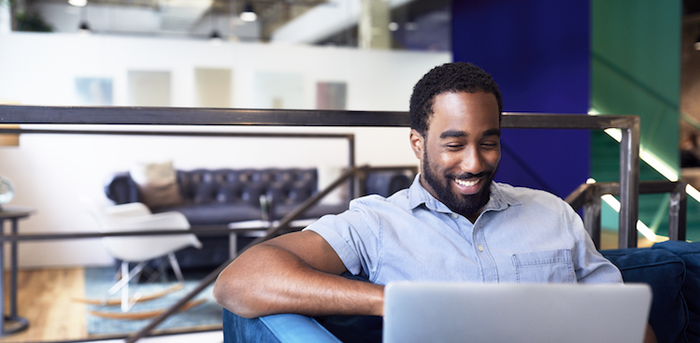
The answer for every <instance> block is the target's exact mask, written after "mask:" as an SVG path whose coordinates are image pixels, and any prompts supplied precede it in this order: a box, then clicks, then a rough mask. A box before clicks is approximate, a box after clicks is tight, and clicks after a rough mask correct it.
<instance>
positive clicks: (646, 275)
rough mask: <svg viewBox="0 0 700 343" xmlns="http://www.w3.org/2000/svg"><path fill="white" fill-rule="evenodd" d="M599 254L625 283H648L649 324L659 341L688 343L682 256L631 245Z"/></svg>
mask: <svg viewBox="0 0 700 343" xmlns="http://www.w3.org/2000/svg"><path fill="white" fill-rule="evenodd" d="M601 253H602V254H603V256H605V257H606V258H607V259H608V260H610V261H611V262H612V263H613V264H615V265H616V266H617V267H618V268H619V269H620V271H621V272H622V278H623V279H624V280H625V282H630V283H633V282H641V283H647V284H649V286H650V287H651V289H652V292H653V295H654V297H653V300H652V304H651V312H650V314H649V324H650V325H651V327H652V329H654V333H655V334H656V337H657V339H658V341H659V343H666V342H668V343H675V342H688V341H687V338H686V335H685V330H686V328H687V327H688V310H687V307H686V303H685V300H684V298H683V295H682V293H681V289H682V287H683V281H684V277H685V263H684V262H683V259H681V258H680V257H678V256H677V255H675V254H673V253H671V252H670V251H667V250H664V249H650V248H631V249H618V250H603V251H601Z"/></svg>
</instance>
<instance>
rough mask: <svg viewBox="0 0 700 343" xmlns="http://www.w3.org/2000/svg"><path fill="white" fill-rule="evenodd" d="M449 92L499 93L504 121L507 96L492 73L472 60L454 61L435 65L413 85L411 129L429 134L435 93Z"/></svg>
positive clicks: (500, 109) (498, 100)
mask: <svg viewBox="0 0 700 343" xmlns="http://www.w3.org/2000/svg"><path fill="white" fill-rule="evenodd" d="M447 92H467V93H475V92H486V93H491V94H493V95H495V96H496V101H497V102H498V119H499V122H500V119H501V113H503V100H502V99H501V91H500V90H499V89H498V85H497V84H496V82H495V81H494V80H493V78H492V77H491V75H490V74H489V73H487V72H486V71H484V70H483V69H481V68H479V67H477V66H476V65H474V64H472V63H468V62H454V63H445V64H443V65H441V66H437V67H435V68H433V69H432V70H430V71H429V72H428V73H427V74H425V75H423V77H422V78H421V79H420V80H419V81H418V83H416V85H415V86H413V94H411V103H410V110H409V112H410V115H411V129H415V130H416V131H418V133H420V134H421V135H423V136H425V133H426V132H427V131H428V126H429V125H430V117H431V116H432V114H433V103H434V100H435V97H436V96H437V95H440V94H442V93H447Z"/></svg>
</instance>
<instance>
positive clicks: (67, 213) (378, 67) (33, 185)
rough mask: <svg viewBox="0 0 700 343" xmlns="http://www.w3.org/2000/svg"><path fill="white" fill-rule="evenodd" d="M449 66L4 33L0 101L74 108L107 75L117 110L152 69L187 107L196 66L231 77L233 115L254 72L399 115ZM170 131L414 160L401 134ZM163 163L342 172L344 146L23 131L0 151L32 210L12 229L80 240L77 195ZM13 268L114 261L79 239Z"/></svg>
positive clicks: (386, 160) (84, 224)
mask: <svg viewBox="0 0 700 343" xmlns="http://www.w3.org/2000/svg"><path fill="white" fill-rule="evenodd" d="M450 60H451V55H450V54H447V53H420V52H392V51H359V50H355V49H344V48H326V47H324V48H314V47H304V46H279V45H261V44H249V43H223V44H219V45H213V44H210V43H208V42H198V41H184V40H163V39H159V40H155V39H144V38H140V39H134V38H121V37H104V36H97V35H92V36H88V37H81V36H78V35H69V34H29V33H13V34H9V35H0V102H1V101H11V102H18V103H21V104H26V105H65V106H71V105H75V104H76V103H75V101H76V96H75V94H74V93H75V89H74V88H75V86H74V78H75V77H107V78H111V79H112V80H113V99H114V105H119V106H126V105H129V104H128V100H127V93H128V92H127V89H126V87H127V72H128V71H129V70H157V71H169V72H170V73H171V99H172V106H177V107H190V106H195V102H196V99H195V98H196V96H195V95H196V90H195V89H194V69H195V68H200V67H201V68H230V69H231V70H232V76H233V81H232V83H233V86H232V87H231V92H232V94H231V99H232V102H233V104H232V107H236V108H251V107H254V105H255V104H254V101H253V99H255V98H256V97H255V95H254V94H252V92H251V89H253V86H252V85H253V84H254V81H255V75H256V73H260V72H265V73H269V72H279V73H293V74H301V75H302V80H303V81H302V93H301V94H302V95H303V96H302V99H300V102H299V103H301V104H302V105H301V107H302V108H304V109H313V108H314V107H315V103H316V98H315V97H316V94H315V92H316V82H318V81H338V82H346V83H347V85H348V86H347V90H348V94H347V102H346V103H347V109H349V110H391V111H406V110H407V109H408V98H409V96H410V92H411V88H412V86H413V84H414V83H415V82H416V81H417V80H418V79H419V78H420V76H422V75H423V74H424V73H425V72H427V71H428V70H429V69H430V68H432V67H433V66H436V65H438V64H441V63H444V62H448V61H450ZM0 118H1V115H0ZM24 127H29V126H24ZM89 128H100V127H89ZM109 128H110V129H112V128H113V127H109ZM117 128H121V127H117ZM147 129H153V127H148V128H147ZM167 129H175V130H216V131H223V130H234V131H246V132H250V131H261V132H340V133H354V134H355V135H356V136H355V137H356V159H357V163H358V164H371V165H375V166H382V165H399V164H400V165H404V164H416V159H415V157H414V156H413V154H412V153H411V151H410V149H409V146H408V129H407V128H307V127H301V128H289V127H284V128H277V127H267V128H266V127H218V128H202V127H184V128H183V127H176V128H167ZM165 159H172V160H173V161H174V164H175V166H176V168H179V169H192V168H197V167H205V168H214V167H234V168H235V167H268V166H270V167H271V166H278V167H293V166H298V167H309V166H316V165H319V164H326V165H338V166H339V165H344V164H345V163H346V161H347V144H346V143H345V142H344V141H342V140H301V139H285V140H280V139H253V138H246V139H243V138H182V137H180V138H174V137H171V138H164V137H162V138H144V137H122V136H84V135H23V136H21V137H20V146H19V147H0V174H2V175H4V176H6V177H8V178H9V179H11V180H13V181H14V183H15V186H16V189H17V194H16V196H15V198H14V199H13V200H12V201H11V202H10V204H9V205H17V206H29V207H33V208H35V209H36V210H37V211H36V213H35V215H33V216H31V217H30V218H29V219H26V220H23V221H22V222H21V223H20V231H21V232H23V233H34V232H42V233H45V232H88V231H95V230H96V229H97V228H96V223H95V222H94V221H92V219H91V218H90V217H89V216H88V215H87V213H86V212H85V210H84V209H83V208H82V206H81V205H80V204H79V203H78V202H77V197H78V196H79V195H87V196H89V197H91V198H93V199H95V201H98V202H100V203H102V204H105V205H108V204H109V203H110V202H109V200H107V199H106V197H105V196H104V193H103V191H102V186H103V184H104V181H105V179H106V178H107V177H108V176H109V175H110V174H111V173H113V172H116V171H124V170H127V169H128V168H129V167H130V166H131V164H133V163H134V162H146V161H156V160H165ZM19 263H20V266H23V267H39V266H66V265H86V264H87V265H100V264H108V263H111V258H110V257H109V256H108V255H107V254H106V252H105V250H104V249H103V247H102V245H101V243H100V241H99V240H97V239H81V240H72V241H50V242H28V243H21V244H20V248H19Z"/></svg>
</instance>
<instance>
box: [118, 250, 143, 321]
mask: <svg viewBox="0 0 700 343" xmlns="http://www.w3.org/2000/svg"><path fill="white" fill-rule="evenodd" d="M139 274H140V273H139ZM122 275H128V276H127V277H128V279H127V280H126V282H125V283H124V286H123V287H122V312H128V311H129V308H131V306H129V280H131V275H129V262H126V261H122ZM123 278H124V277H123V276H122V279H123Z"/></svg>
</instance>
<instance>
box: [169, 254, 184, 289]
mask: <svg viewBox="0 0 700 343" xmlns="http://www.w3.org/2000/svg"><path fill="white" fill-rule="evenodd" d="M168 259H170V266H171V267H173V272H175V277H176V278H177V281H178V282H185V278H184V277H183V276H182V271H181V270H180V264H179V263H177V258H175V253H172V252H171V253H169V254H168Z"/></svg>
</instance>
